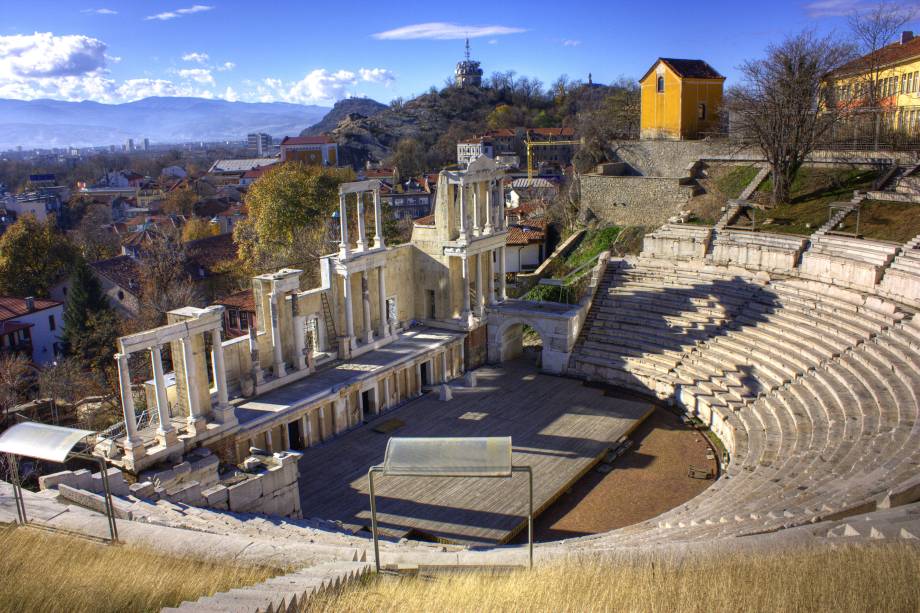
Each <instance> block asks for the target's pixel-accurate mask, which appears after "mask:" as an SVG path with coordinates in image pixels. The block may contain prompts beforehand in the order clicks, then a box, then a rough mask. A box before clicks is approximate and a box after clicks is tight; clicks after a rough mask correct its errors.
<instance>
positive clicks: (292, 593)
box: [161, 562, 371, 613]
mask: <svg viewBox="0 0 920 613" xmlns="http://www.w3.org/2000/svg"><path fill="white" fill-rule="evenodd" d="M370 570H371V564H368V563H367V562H331V563H326V564H318V565H316V566H312V567H310V568H305V569H302V570H298V571H295V572H292V573H288V574H286V575H280V576H277V577H272V578H271V579H268V580H267V581H263V582H262V583H257V584H256V585H251V586H249V587H242V588H234V589H231V590H229V591H226V592H219V593H217V594H214V595H213V596H205V597H202V598H199V599H198V600H195V601H193V602H183V603H181V604H180V605H179V606H178V607H167V608H164V609H161V611H163V612H172V611H182V612H186V611H188V612H198V613H210V612H214V613H217V612H228V613H279V612H282V611H283V612H288V611H290V612H293V611H299V610H301V608H302V607H303V606H304V604H305V603H306V602H307V600H309V599H310V598H311V597H313V596H314V595H317V594H321V593H322V592H324V591H326V590H334V589H337V588H339V587H341V586H342V585H343V584H345V583H347V582H349V581H355V580H357V579H360V578H361V577H363V576H364V575H365V574H367V573H368V572H370Z"/></svg>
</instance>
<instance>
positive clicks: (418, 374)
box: [415, 362, 422, 395]
mask: <svg viewBox="0 0 920 613" xmlns="http://www.w3.org/2000/svg"><path fill="white" fill-rule="evenodd" d="M415 387H416V388H417V389H416V394H419V395H421V393H422V364H421V362H417V363H416V364H415Z"/></svg>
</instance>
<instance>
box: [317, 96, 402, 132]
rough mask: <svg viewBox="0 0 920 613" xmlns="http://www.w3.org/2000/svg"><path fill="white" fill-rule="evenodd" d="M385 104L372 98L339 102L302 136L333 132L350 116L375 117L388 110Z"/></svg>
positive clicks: (349, 99) (347, 99) (348, 99)
mask: <svg viewBox="0 0 920 613" xmlns="http://www.w3.org/2000/svg"><path fill="white" fill-rule="evenodd" d="M388 108H390V107H388V106H387V105H385V104H381V103H380V102H377V101H376V100H371V99H370V98H346V99H344V100H339V101H338V102H336V103H335V106H333V107H332V110H331V111H329V112H328V113H326V115H325V116H324V117H323V118H322V119H321V120H320V121H319V122H318V123H315V124H313V125H312V126H310V127H309V128H306V129H305V130H303V131H302V132H301V133H300V135H301V136H316V135H318V134H325V133H326V132H331V131H332V130H334V129H335V127H336V126H338V125H339V122H341V121H342V120H343V119H345V118H346V117H348V116H349V115H361V116H363V117H373V116H374V115H376V114H377V113H379V112H381V111H384V110H386V109H388Z"/></svg>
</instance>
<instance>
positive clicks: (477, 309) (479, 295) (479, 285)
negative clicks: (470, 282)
mask: <svg viewBox="0 0 920 613" xmlns="http://www.w3.org/2000/svg"><path fill="white" fill-rule="evenodd" d="M474 283H475V284H476V286H475V289H476V305H475V308H474V309H473V312H474V313H475V314H476V316H477V317H482V252H480V253H479V254H478V255H477V256H476V277H475V278H474Z"/></svg>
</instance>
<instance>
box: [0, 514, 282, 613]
mask: <svg viewBox="0 0 920 613" xmlns="http://www.w3.org/2000/svg"><path fill="white" fill-rule="evenodd" d="M273 574H275V572H274V571H272V570H271V569H265V568H260V567H241V566H230V565H225V564H213V563H206V562H198V561H195V560H189V559H182V558H174V557H169V556H165V555H160V554H158V553H154V552H151V551H150V550H147V549H141V548H137V547H130V546H124V545H114V546H112V545H106V544H103V543H95V542H91V541H87V540H85V539H78V538H73V537H69V536H63V535H60V534H52V533H48V532H44V531H40V530H37V529H34V528H8V529H3V530H0V611H30V612H31V611H49V612H51V611H54V612H59V611H67V612H75V613H76V612H84V611H85V612H87V613H89V612H93V613H96V612H105V611H132V612H133V611H159V610H160V609H161V608H163V607H169V606H176V605H178V604H179V603H180V602H182V601H183V600H195V599H197V598H200V597H201V596H206V595H210V594H213V593H214V592H219V591H224V590H229V589H231V588H233V587H239V586H244V585H250V584H253V583H257V582H260V581H264V580H265V579H267V578H269V577H271V576H272V575H273Z"/></svg>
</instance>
